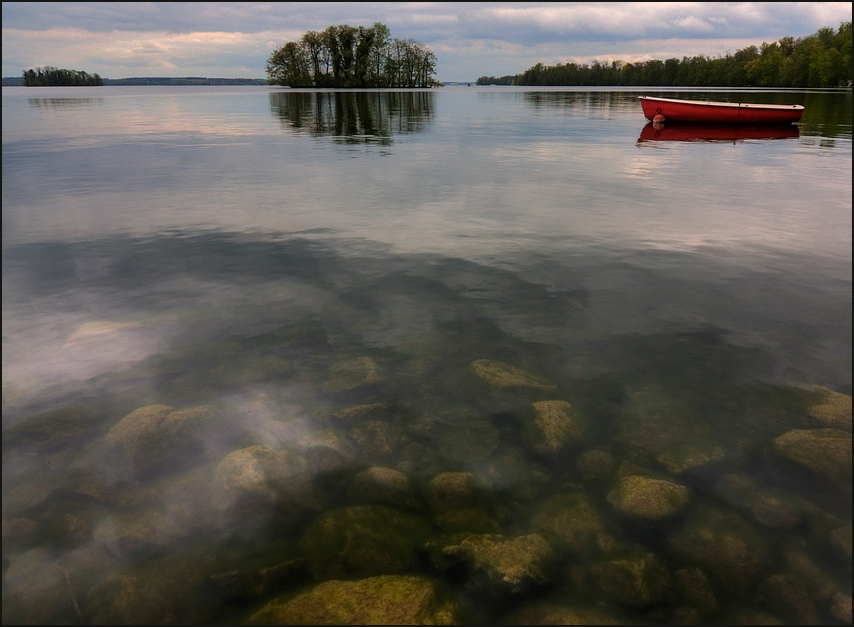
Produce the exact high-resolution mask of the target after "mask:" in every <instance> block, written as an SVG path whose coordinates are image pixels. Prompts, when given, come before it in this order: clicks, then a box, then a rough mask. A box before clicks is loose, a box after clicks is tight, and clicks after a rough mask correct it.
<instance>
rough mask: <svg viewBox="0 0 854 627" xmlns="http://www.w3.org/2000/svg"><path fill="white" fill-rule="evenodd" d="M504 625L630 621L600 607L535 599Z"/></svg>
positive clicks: (506, 620) (504, 622)
mask: <svg viewBox="0 0 854 627" xmlns="http://www.w3.org/2000/svg"><path fill="white" fill-rule="evenodd" d="M501 623H502V624H503V625H626V624H628V621H627V620H626V619H625V618H624V617H622V616H619V615H617V614H612V613H607V612H605V611H603V610H602V609H600V608H598V607H590V606H586V605H578V604H571V605H563V604H560V603H556V602H550V601H535V602H533V603H530V604H526V605H523V606H522V607H520V608H518V609H517V610H515V611H513V612H512V613H511V614H509V615H508V616H507V617H505V619H504V620H503V621H501Z"/></svg>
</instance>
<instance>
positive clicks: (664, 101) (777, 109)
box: [639, 96, 804, 124]
mask: <svg viewBox="0 0 854 627" xmlns="http://www.w3.org/2000/svg"><path fill="white" fill-rule="evenodd" d="M639 100H640V103H641V107H642V108H643V114H644V116H645V117H646V118H647V119H648V120H651V121H655V118H656V116H659V115H660V116H663V117H664V122H665V123H673V122H678V123H686V122H687V123H693V124H792V123H794V122H799V121H800V119H801V116H802V115H803V113H804V107H803V105H763V104H752V103H742V102H704V101H700V100H676V99H674V98H652V97H650V96H639Z"/></svg>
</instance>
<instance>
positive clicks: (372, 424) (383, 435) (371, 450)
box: [350, 420, 401, 460]
mask: <svg viewBox="0 0 854 627" xmlns="http://www.w3.org/2000/svg"><path fill="white" fill-rule="evenodd" d="M400 436H401V433H400V429H399V428H398V426H397V425H395V424H394V423H391V422H387V421H384V420H366V421H365V422H363V423H362V424H360V425H359V426H357V427H354V428H353V429H351V430H350V437H351V438H352V439H353V440H354V441H355V442H356V444H358V445H359V448H360V449H361V450H362V453H363V454H364V455H365V457H366V458H368V459H370V460H385V459H388V458H389V457H391V456H392V455H393V454H394V453H396V452H397V450H398V449H399V448H400V443H401V442H400Z"/></svg>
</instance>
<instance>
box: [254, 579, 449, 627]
mask: <svg viewBox="0 0 854 627" xmlns="http://www.w3.org/2000/svg"><path fill="white" fill-rule="evenodd" d="M458 613H459V608H458V606H457V604H456V603H455V602H454V601H453V600H451V599H450V598H449V597H448V596H447V595H446V594H445V593H444V591H443V590H442V588H441V587H440V586H439V584H437V583H436V582H435V581H433V580H431V579H427V578H425V577H415V576H407V575H396V576H395V575H386V576H379V577H370V578H367V579H361V580H359V581H326V582H323V583H321V584H319V585H317V586H315V587H314V588H311V589H310V590H307V591H306V592H303V593H301V594H299V595H297V596H296V597H293V598H287V597H286V598H281V599H276V600H274V601H271V602H270V603H268V604H267V605H265V606H264V607H262V608H261V609H260V610H258V611H257V612H255V613H254V614H252V615H251V616H250V617H249V619H248V621H247V622H248V623H249V624H254V625H451V624H454V623H456V622H457V621H458Z"/></svg>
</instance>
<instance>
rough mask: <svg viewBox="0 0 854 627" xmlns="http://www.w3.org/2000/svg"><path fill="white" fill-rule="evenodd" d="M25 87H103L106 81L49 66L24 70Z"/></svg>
mask: <svg viewBox="0 0 854 627" xmlns="http://www.w3.org/2000/svg"><path fill="white" fill-rule="evenodd" d="M23 74H24V76H23V82H22V85H23V86H24V87H103V85H104V80H103V79H102V78H101V77H100V76H98V75H97V74H91V75H90V74H88V73H87V72H82V71H80V70H63V69H60V68H56V67H51V66H50V65H48V66H47V67H44V68H40V67H39V68H36V69H32V68H30V69H29V70H24V72H23Z"/></svg>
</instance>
